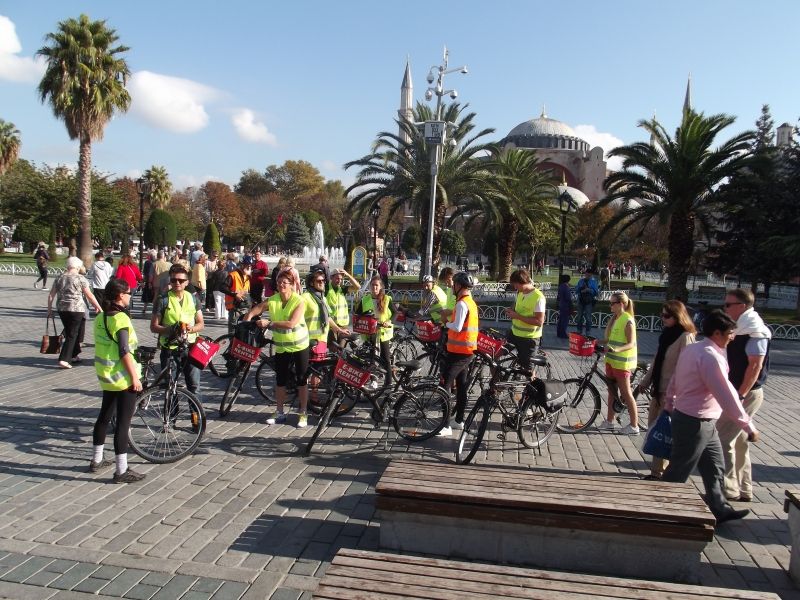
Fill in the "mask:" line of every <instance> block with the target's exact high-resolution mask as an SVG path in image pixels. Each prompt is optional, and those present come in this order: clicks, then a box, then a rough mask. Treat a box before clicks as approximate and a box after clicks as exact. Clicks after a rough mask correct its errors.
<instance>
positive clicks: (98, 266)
mask: <svg viewBox="0 0 800 600" xmlns="http://www.w3.org/2000/svg"><path fill="white" fill-rule="evenodd" d="M113 273H114V269H113V267H112V266H111V265H109V264H108V263H107V262H106V261H105V259H104V255H103V252H102V251H98V252H97V253H96V254H95V255H94V263H92V266H91V267H89V270H88V271H87V272H86V279H87V280H88V281H89V285H90V286H92V293H93V294H94V297H95V298H97V302H98V303H99V304H100V305H101V306H102V305H103V294H104V293H105V289H106V285H108V282H109V280H110V279H111V277H112V275H113ZM125 306H127V304H126V305H125Z"/></svg>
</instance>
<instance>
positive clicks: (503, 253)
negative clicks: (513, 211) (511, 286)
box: [497, 219, 519, 281]
mask: <svg viewBox="0 0 800 600" xmlns="http://www.w3.org/2000/svg"><path fill="white" fill-rule="evenodd" d="M504 225H505V226H504V227H503V231H502V234H501V236H500V242H499V252H500V265H499V268H498V269H497V280H498V281H508V278H509V277H510V276H511V268H512V267H513V263H514V249H515V248H516V245H517V232H518V231H519V222H518V221H517V220H516V219H507V220H506V221H505V222H504Z"/></svg>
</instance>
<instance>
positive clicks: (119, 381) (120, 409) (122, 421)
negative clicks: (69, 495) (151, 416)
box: [89, 279, 144, 483]
mask: <svg viewBox="0 0 800 600" xmlns="http://www.w3.org/2000/svg"><path fill="white" fill-rule="evenodd" d="M130 300H131V290H130V287H129V286H128V284H127V282H126V281H124V280H123V279H112V280H111V281H109V282H108V285H107V286H106V289H105V294H104V298H103V312H101V313H99V314H98V315H97V317H96V318H95V320H94V341H95V358H94V368H95V372H96V373H97V379H98V380H99V381H100V387H101V388H102V390H103V403H102V405H101V406H100V414H99V415H97V421H96V422H95V424H94V432H93V434H92V444H93V445H94V454H93V456H92V460H91V462H90V463H89V472H90V473H99V472H100V471H103V470H105V469H107V468H109V467H111V466H112V465H114V464H116V466H117V468H116V470H115V471H114V479H113V481H114V483H135V482H137V481H141V480H142V479H144V475H142V474H140V473H136V472H134V471H132V470H130V469H129V468H128V430H129V429H130V427H131V418H132V417H133V413H134V411H135V409H136V394H137V392H141V391H142V382H141V380H140V375H141V367H140V366H139V364H138V363H137V362H136V360H134V358H133V353H134V351H135V350H136V346H137V345H138V342H137V339H136V331H135V330H134V328H133V324H132V323H131V319H130V317H129V316H128V314H127V312H126V310H127V308H128V305H129V304H130ZM114 413H116V415H117V425H116V430H115V431H114V456H115V460H114V461H111V460H104V457H103V451H104V448H105V443H106V431H107V430H108V423H109V421H111V417H112V416H113V415H114Z"/></svg>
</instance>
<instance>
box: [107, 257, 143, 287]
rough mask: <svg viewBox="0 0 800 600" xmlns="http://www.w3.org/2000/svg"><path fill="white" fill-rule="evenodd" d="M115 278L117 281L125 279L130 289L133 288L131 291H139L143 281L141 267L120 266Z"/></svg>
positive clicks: (132, 265) (131, 265) (133, 265)
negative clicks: (140, 283)
mask: <svg viewBox="0 0 800 600" xmlns="http://www.w3.org/2000/svg"><path fill="white" fill-rule="evenodd" d="M114 277H116V278H117V279H124V280H125V281H126V282H127V284H128V287H130V288H131V291H133V290H135V289H137V288H138V287H139V282H140V281H142V279H143V277H142V272H141V271H140V270H139V267H137V266H136V265H135V264H133V263H131V264H129V265H118V266H117V270H116V272H115V273H114Z"/></svg>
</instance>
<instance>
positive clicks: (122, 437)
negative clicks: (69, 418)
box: [92, 390, 136, 454]
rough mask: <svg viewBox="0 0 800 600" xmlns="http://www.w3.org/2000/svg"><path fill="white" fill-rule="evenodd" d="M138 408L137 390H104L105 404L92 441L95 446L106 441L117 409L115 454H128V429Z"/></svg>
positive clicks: (101, 408)
mask: <svg viewBox="0 0 800 600" xmlns="http://www.w3.org/2000/svg"><path fill="white" fill-rule="evenodd" d="M135 408H136V392H132V391H129V390H122V391H120V392H110V391H108V390H103V404H102V405H101V406H100V414H99V415H97V421H96V422H95V424H94V434H93V435H92V443H93V444H94V445H95V446H99V445H100V444H105V443H106V430H107V429H108V423H109V421H111V417H112V416H113V415H114V411H115V410H116V411H117V429H116V431H115V432H114V454H127V452H128V430H129V429H130V428H131V419H132V418H133V411H134V409H135Z"/></svg>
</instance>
